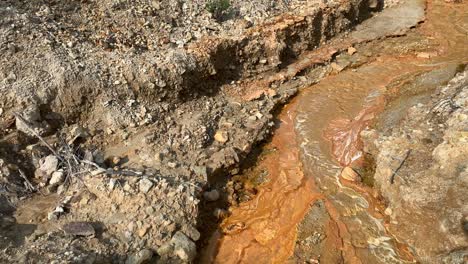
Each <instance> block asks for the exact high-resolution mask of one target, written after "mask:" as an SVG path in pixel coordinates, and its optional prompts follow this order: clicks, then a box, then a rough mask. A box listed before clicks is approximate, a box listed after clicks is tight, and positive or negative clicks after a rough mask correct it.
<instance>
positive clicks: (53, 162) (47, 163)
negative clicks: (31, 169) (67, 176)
mask: <svg viewBox="0 0 468 264" xmlns="http://www.w3.org/2000/svg"><path fill="white" fill-rule="evenodd" d="M58 163H59V160H58V158H57V157H56V156H54V155H49V156H47V157H46V158H45V159H44V162H43V163H42V164H41V166H40V167H39V170H40V171H41V172H42V173H43V175H45V176H46V177H49V176H50V175H51V174H52V173H53V172H55V171H57V167H58Z"/></svg>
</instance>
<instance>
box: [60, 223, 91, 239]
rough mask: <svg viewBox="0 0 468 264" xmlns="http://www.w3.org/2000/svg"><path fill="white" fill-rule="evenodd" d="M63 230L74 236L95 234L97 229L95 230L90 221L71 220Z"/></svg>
mask: <svg viewBox="0 0 468 264" xmlns="http://www.w3.org/2000/svg"><path fill="white" fill-rule="evenodd" d="M62 230H63V231H64V232H65V233H67V234H69V235H74V236H86V237H88V236H94V235H95V234H96V231H95V230H94V227H93V225H91V223H89V222H70V223H67V224H65V225H64V226H63V227H62Z"/></svg>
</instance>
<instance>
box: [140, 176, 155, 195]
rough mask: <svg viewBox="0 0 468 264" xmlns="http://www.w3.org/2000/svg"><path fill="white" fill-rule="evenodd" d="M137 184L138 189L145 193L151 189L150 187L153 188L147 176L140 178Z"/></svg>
mask: <svg viewBox="0 0 468 264" xmlns="http://www.w3.org/2000/svg"><path fill="white" fill-rule="evenodd" d="M139 185H140V191H141V192H144V193H147V192H149V190H151V188H153V185H154V183H153V182H152V181H151V180H150V179H148V178H143V179H141V180H140V182H139Z"/></svg>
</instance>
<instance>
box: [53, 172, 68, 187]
mask: <svg viewBox="0 0 468 264" xmlns="http://www.w3.org/2000/svg"><path fill="white" fill-rule="evenodd" d="M64 180H65V173H64V172H63V170H58V171H55V172H53V173H52V177H51V178H50V181H49V185H56V184H60V183H62V182H63V181H64Z"/></svg>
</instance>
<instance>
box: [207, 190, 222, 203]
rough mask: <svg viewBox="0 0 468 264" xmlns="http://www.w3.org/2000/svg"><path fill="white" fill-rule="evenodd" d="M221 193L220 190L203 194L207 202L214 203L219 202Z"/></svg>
mask: <svg viewBox="0 0 468 264" xmlns="http://www.w3.org/2000/svg"><path fill="white" fill-rule="evenodd" d="M219 196H220V195H219V192H218V190H211V191H209V192H204V193H203V197H204V198H205V200H207V201H209V202H214V201H217V200H218V199H219Z"/></svg>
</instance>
